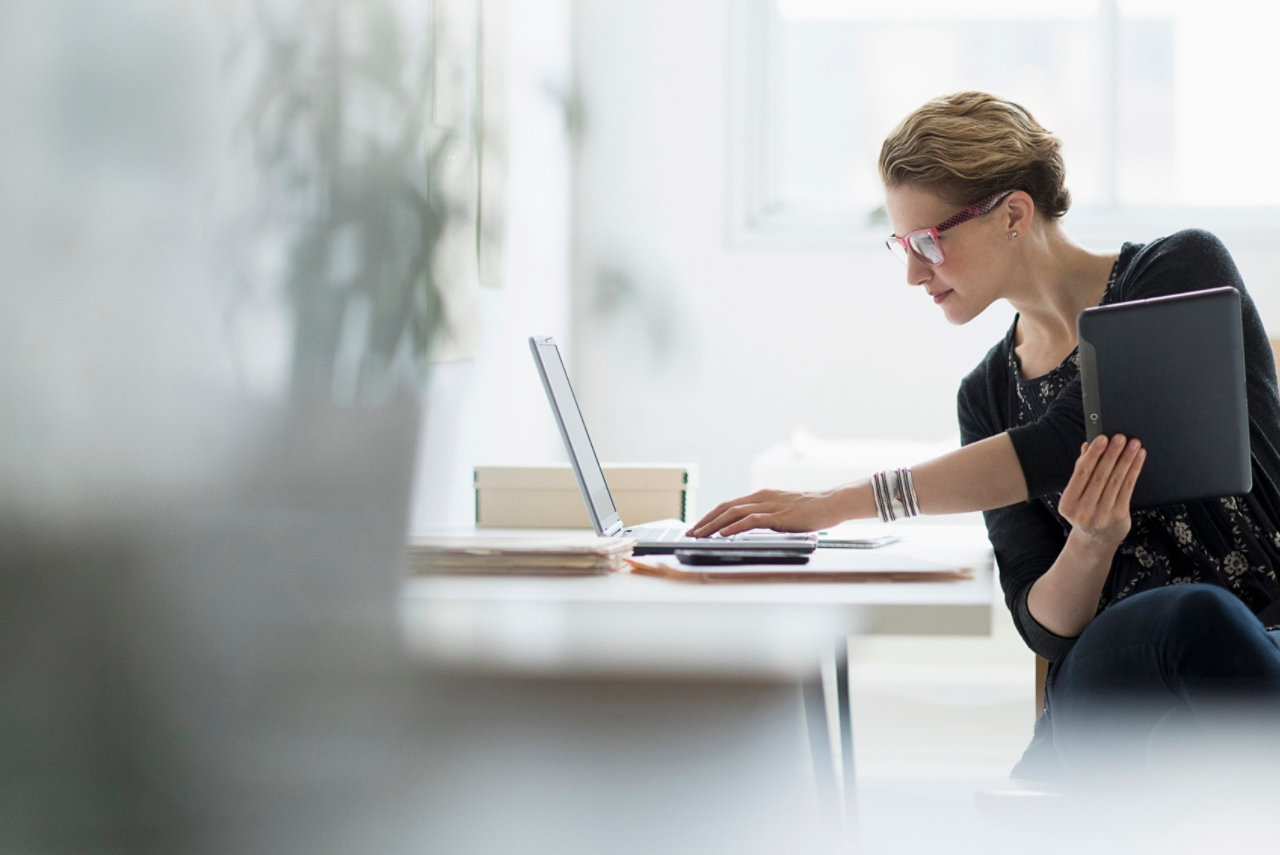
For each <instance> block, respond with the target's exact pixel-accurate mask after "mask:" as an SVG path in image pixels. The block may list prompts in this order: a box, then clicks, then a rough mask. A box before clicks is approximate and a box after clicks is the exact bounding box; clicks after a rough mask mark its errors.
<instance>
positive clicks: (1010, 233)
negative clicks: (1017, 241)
mask: <svg viewBox="0 0 1280 855" xmlns="http://www.w3.org/2000/svg"><path fill="white" fill-rule="evenodd" d="M1017 236H1018V233H1017V232H1009V237H1011V238H1016V237H1017Z"/></svg>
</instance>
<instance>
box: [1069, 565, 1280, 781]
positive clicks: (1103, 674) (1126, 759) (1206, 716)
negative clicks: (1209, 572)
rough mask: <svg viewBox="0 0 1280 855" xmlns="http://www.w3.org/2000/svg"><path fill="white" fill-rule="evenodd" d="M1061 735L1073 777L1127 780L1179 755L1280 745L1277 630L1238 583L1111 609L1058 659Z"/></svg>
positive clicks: (1140, 598) (1192, 587) (1249, 751)
mask: <svg viewBox="0 0 1280 855" xmlns="http://www.w3.org/2000/svg"><path fill="white" fill-rule="evenodd" d="M1046 691H1047V695H1048V708H1049V718H1050V721H1051V726H1052V734H1053V736H1052V739H1053V745H1054V748H1055V753H1056V754H1057V757H1058V760H1059V761H1060V763H1061V765H1062V768H1063V771H1064V772H1065V773H1066V775H1067V776H1068V777H1072V778H1079V777H1097V776H1099V775H1102V776H1115V775H1119V776H1126V777H1127V776H1129V775H1132V774H1140V773H1141V772H1142V771H1143V770H1144V769H1149V768H1150V767H1151V764H1152V762H1153V761H1166V762H1171V755H1172V754H1173V753H1175V752H1180V751H1186V750H1193V751H1202V750H1206V749H1207V750H1214V749H1215V748H1218V747H1221V746H1223V745H1224V744H1226V743H1232V750H1235V751H1237V752H1243V756H1261V755H1259V754H1258V751H1259V750H1261V751H1263V752H1264V753H1268V754H1269V756H1274V755H1275V753H1276V750H1277V749H1280V631H1275V632H1268V631H1267V630H1266V629H1265V628H1264V627H1263V625H1262V623H1261V621H1259V620H1258V619H1257V617H1255V616H1254V615H1253V613H1252V612H1250V611H1249V609H1248V608H1247V607H1246V606H1245V605H1244V603H1242V602H1241V601H1240V600H1239V599H1238V598H1236V597H1235V596H1234V595H1233V594H1231V593H1230V592H1229V591H1226V590H1224V589H1222V588H1219V587H1217V586H1214V585H1206V584H1187V585H1171V586H1168V587H1164V588H1157V589H1155V590H1151V591H1145V592H1143V593H1140V594H1134V595H1133V596H1130V597H1127V598H1125V599H1124V600H1121V601H1120V602H1118V603H1116V604H1115V605H1114V606H1111V607H1109V608H1107V609H1105V610H1104V611H1103V612H1102V613H1101V614H1100V615H1098V616H1097V617H1095V618H1094V619H1093V621H1092V622H1091V623H1090V624H1089V625H1088V626H1087V627H1086V628H1085V630H1084V632H1083V633H1081V635H1080V638H1079V640H1078V641H1077V642H1076V644H1075V646H1074V647H1073V648H1072V649H1071V651H1070V652H1069V653H1068V654H1067V655H1066V656H1065V657H1064V658H1063V659H1061V660H1060V661H1058V662H1057V663H1055V665H1054V667H1053V669H1052V673H1051V674H1050V678H1049V682H1048V685H1047V686H1046Z"/></svg>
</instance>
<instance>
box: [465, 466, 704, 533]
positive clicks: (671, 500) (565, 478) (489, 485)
mask: <svg viewBox="0 0 1280 855" xmlns="http://www.w3.org/2000/svg"><path fill="white" fill-rule="evenodd" d="M603 468H604V477H605V480H606V481H608V482H609V492H610V494H611V495H612V496H613V503H614V505H615V506H616V507H617V508H618V515H619V516H620V517H622V521H623V522H624V523H627V524H634V523H643V522H649V521H651V520H659V519H677V520H684V521H685V522H689V521H690V520H691V519H693V514H694V505H693V489H694V486H695V476H696V471H697V470H696V467H695V466H694V465H693V464H645V463H627V464H621V463H619V464H612V465H606V466H604V467H603ZM475 487H476V525H477V526H481V527H489V528H591V520H590V518H589V517H588V516H587V508H586V505H585V504H584V503H583V501H582V493H581V492H580V491H579V490H578V482H577V480H576V479H575V478H574V477H573V470H572V469H570V468H569V464H567V463H565V464H562V465H559V466H477V467H476V468H475Z"/></svg>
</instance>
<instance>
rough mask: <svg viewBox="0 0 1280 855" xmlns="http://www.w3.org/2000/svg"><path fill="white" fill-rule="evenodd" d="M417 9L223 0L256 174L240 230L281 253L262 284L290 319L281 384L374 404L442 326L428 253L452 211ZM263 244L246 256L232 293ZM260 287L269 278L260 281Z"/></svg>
mask: <svg viewBox="0 0 1280 855" xmlns="http://www.w3.org/2000/svg"><path fill="white" fill-rule="evenodd" d="M429 9H430V7H429V5H428V4H427V3H426V2H425V0H422V2H420V3H412V4H406V3H403V2H396V0H290V2H284V3H281V2H267V0H228V2H226V3H225V4H224V10H225V11H226V12H228V13H229V15H230V17H231V18H232V19H233V22H232V23H233V26H232V28H230V31H231V32H232V34H233V35H232V37H231V39H230V42H229V45H228V48H229V50H228V55H227V64H226V69H225V71H226V73H227V75H228V77H229V78H231V79H236V78H239V79H240V82H241V84H242V85H243V86H244V87H245V93H244V97H243V98H242V99H241V100H240V101H239V106H238V108H237V109H240V110H242V111H243V112H242V114H240V116H239V121H240V122H241V126H240V127H239V128H238V131H239V132H240V133H242V134H243V135H244V137H246V138H247V142H248V149H249V151H250V152H251V154H250V162H249V163H248V164H247V166H248V168H249V169H250V170H251V171H252V172H253V173H254V183H253V186H254V187H255V190H254V193H253V196H254V201H253V202H252V203H251V205H252V208H253V209H254V211H255V213H254V215H253V216H252V217H251V218H250V219H249V222H251V223H252V226H251V228H250V229H249V231H248V232H247V233H244V234H242V238H243V239H244V240H246V241H249V242H255V241H265V244H264V245H270V244H271V242H273V241H279V242H280V245H282V246H284V247H286V248H287V249H286V251H285V256H284V257H283V258H281V259H279V262H278V269H276V270H274V271H268V273H267V278H268V279H273V277H274V283H282V284H283V286H284V294H285V297H286V300H287V304H288V310H289V312H290V313H291V314H292V321H293V324H292V326H293V331H292V332H293V341H292V347H291V357H292V362H291V369H290V377H289V390H290V394H291V396H292V397H293V398H295V399H302V400H311V401H333V402H335V403H341V404H347V403H356V402H359V403H376V402H379V401H383V400H386V399H388V398H390V397H392V396H394V395H395V394H397V393H399V392H401V391H402V390H403V389H404V388H405V387H406V386H407V385H410V384H414V385H420V382H421V380H422V379H423V377H424V372H425V366H426V361H427V358H428V356H429V350H430V347H431V343H432V338H433V334H434V333H436V332H437V331H438V327H439V325H440V324H441V323H442V322H443V321H444V311H443V309H444V304H443V302H442V299H441V289H440V287H439V282H438V281H437V276H436V273H435V271H434V267H433V260H434V254H435V249H436V247H437V245H438V243H439V241H440V238H441V235H442V232H443V231H444V229H445V226H446V222H447V220H448V218H449V217H450V216H451V210H450V206H449V205H448V203H447V202H446V201H445V200H444V198H443V196H442V194H441V193H439V192H432V184H433V178H434V177H435V175H436V174H437V168H438V162H437V161H438V159H439V158H438V157H437V155H438V149H433V148H432V146H431V145H430V142H429V138H428V134H427V117H428V111H429V108H430V98H431V94H432V91H433V90H432V86H433V74H432V71H433V66H432V63H431V61H430V49H429V48H430V46H429V44H428V42H427V38H428V36H429V34H430V17H429ZM260 255H261V253H254V252H248V253H244V254H243V255H242V256H240V257H242V258H244V259H249V260H248V261H245V262H243V264H242V263H241V262H239V261H237V262H234V263H237V264H242V266H241V268H240V270H239V271H238V273H237V279H238V280H239V282H240V288H241V289H242V290H243V291H244V292H245V293H247V292H249V291H251V290H256V289H257V288H259V287H260V285H259V280H260V279H261V274H262V272H263V271H262V270H260V269H259V270H246V269H245V266H247V265H252V264H254V263H260ZM269 284H272V283H269Z"/></svg>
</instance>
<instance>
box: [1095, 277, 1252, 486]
mask: <svg viewBox="0 0 1280 855" xmlns="http://www.w3.org/2000/svg"><path fill="white" fill-rule="evenodd" d="M1076 328H1077V331H1078V333H1079V340H1080V381H1081V387H1082V393H1083V399H1084V422H1085V432H1086V435H1087V437H1088V438H1089V439H1093V438H1094V437H1095V436H1097V435H1098V434H1100V433H1101V434H1107V435H1111V434H1116V433H1122V434H1124V435H1125V436H1133V437H1137V438H1138V439H1140V440H1141V441H1142V445H1143V447H1144V448H1146V449H1147V461H1146V463H1145V464H1143V467H1142V474H1141V476H1139V478H1138V483H1137V486H1136V487H1135V488H1134V495H1133V504H1132V507H1134V508H1150V507H1156V506H1159V505H1170V504H1176V503H1180V502H1189V501H1195V500H1199V499H1209V498H1215V497H1218V496H1229V495H1237V494H1240V493H1246V492H1248V491H1249V489H1250V488H1251V487H1252V485H1253V479H1252V471H1251V468H1250V457H1249V407H1248V400H1247V398H1246V395H1245V370H1244V330H1243V326H1242V324H1241V319H1240V292H1239V291H1237V290H1236V289H1234V288H1213V289H1210V290H1207V291H1192V292H1189V293H1186V294H1177V295H1174V296H1170V297H1157V298H1153V299H1150V300H1134V301H1131V302H1128V303H1115V304H1112V305H1107V306H1098V307H1097V308H1093V309H1086V310H1085V311H1083V312H1081V313H1080V316H1079V317H1078V318H1077V319H1076Z"/></svg>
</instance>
